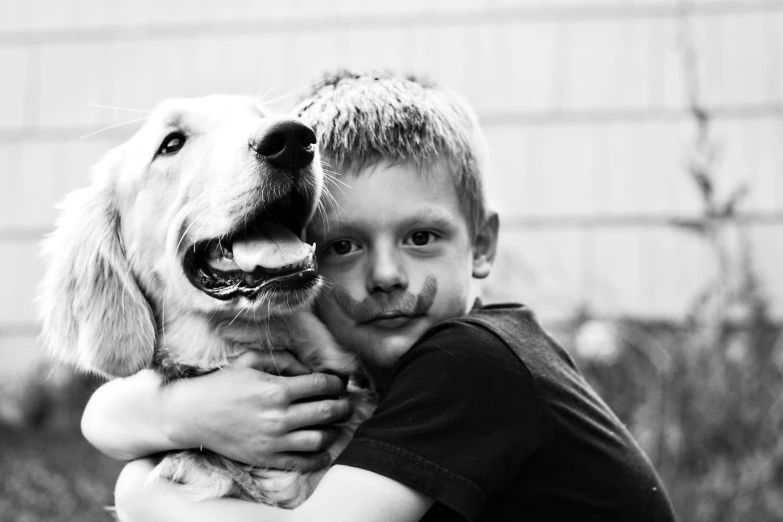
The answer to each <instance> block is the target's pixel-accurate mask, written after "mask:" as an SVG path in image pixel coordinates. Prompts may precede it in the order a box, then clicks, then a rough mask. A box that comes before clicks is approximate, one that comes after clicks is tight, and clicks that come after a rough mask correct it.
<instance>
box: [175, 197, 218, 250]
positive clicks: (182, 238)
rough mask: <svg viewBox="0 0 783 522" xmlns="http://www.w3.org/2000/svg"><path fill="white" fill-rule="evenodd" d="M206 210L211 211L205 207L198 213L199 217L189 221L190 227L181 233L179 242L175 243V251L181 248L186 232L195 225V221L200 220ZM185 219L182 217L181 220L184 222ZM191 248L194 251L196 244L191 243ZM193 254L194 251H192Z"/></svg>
mask: <svg viewBox="0 0 783 522" xmlns="http://www.w3.org/2000/svg"><path fill="white" fill-rule="evenodd" d="M208 210H211V209H210V208H209V207H207V208H205V209H204V210H202V211H201V212H200V213H199V215H198V216H196V218H195V219H194V220H193V221H191V223H190V225H188V227H187V228H186V229H185V231H184V232H182V235H181V236H180V237H179V241H178V242H177V248H176V251H179V247H180V246H182V241H184V240H185V236H186V235H187V233H188V231H189V230H190V227H192V226H193V225H194V224H195V223H196V221H198V220H199V218H201V216H203V215H204V214H205V213H206V212H207V211H208ZM185 217H187V216H184V217H183V220H184V218H185ZM193 248H194V249H195V248H196V244H195V243H193ZM194 252H195V250H194Z"/></svg>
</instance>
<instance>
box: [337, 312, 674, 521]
mask: <svg viewBox="0 0 783 522" xmlns="http://www.w3.org/2000/svg"><path fill="white" fill-rule="evenodd" d="M380 392H381V400H380V403H379V405H378V409H377V410H376V412H375V414H374V415H373V416H372V418H370V419H369V420H368V421H367V422H365V423H364V424H363V425H362V426H360V427H359V429H358V430H357V432H356V435H355V437H354V440H353V441H352V442H351V443H350V444H349V445H348V447H347V448H346V450H345V451H344V452H343V454H342V455H340V457H339V458H338V459H337V462H336V464H343V465H347V466H353V467H358V468H362V469H366V470H370V471H373V472H375V473H379V474H381V475H384V476H386V477H389V478H391V479H394V480H396V481H398V482H401V483H403V484H406V485H408V486H410V487H412V488H414V489H416V490H418V491H420V492H422V493H425V494H426V495H429V496H430V497H432V498H434V499H435V500H436V503H435V504H434V506H433V507H432V509H430V511H429V512H428V513H427V514H426V516H425V517H424V519H423V520H425V521H430V522H431V521H445V520H454V521H457V520H480V521H493V522H496V521H512V520H513V521H545V520H546V521H569V520H579V521H592V520H601V521H623V522H628V521H634V522H645V521H672V520H674V514H673V511H672V508H671V505H670V503H669V500H668V498H667V496H666V492H665V490H664V488H663V486H662V484H661V482H660V479H659V478H658V476H657V475H656V473H655V471H654V470H653V468H652V466H651V465H650V463H649V461H648V460H647V458H646V457H645V456H644V454H643V453H642V451H641V450H640V449H639V447H638V446H637V444H636V443H635V441H634V440H633V438H632V437H631V435H630V433H629V432H628V431H627V430H626V428H625V427H624V426H623V425H622V423H621V422H620V421H619V420H618V419H617V417H616V416H615V415H614V414H613V413H612V412H611V411H610V409H609V408H608V407H607V406H606V404H605V403H604V402H603V401H602V400H601V399H600V398H599V397H598V396H597V395H596V393H595V392H594V391H593V389H592V388H591V387H590V386H589V385H588V384H587V383H586V382H585V380H584V378H583V377H582V375H581V374H580V373H579V371H578V370H577V369H576V366H575V365H574V363H573V361H572V360H571V358H570V357H569V356H568V354H567V353H566V352H565V351H564V350H563V349H562V348H561V347H560V346H559V345H558V344H557V343H556V342H555V341H554V340H552V339H551V338H550V337H549V336H547V335H546V334H545V333H544V331H543V330H542V329H541V327H540V326H539V325H538V323H537V322H536V320H535V317H534V315H533V314H532V312H530V311H529V310H528V309H527V308H525V307H523V306H521V305H493V306H486V307H483V308H480V309H477V310H474V311H472V312H471V313H470V314H468V315H466V316H463V317H460V318H457V319H453V320H449V321H446V322H444V323H442V324H440V325H438V326H436V327H434V328H432V329H431V330H430V331H428V332H427V333H426V334H425V335H424V336H423V337H422V338H421V339H420V340H419V342H417V343H416V345H414V346H413V347H412V348H411V349H410V350H409V351H408V353H406V354H405V355H404V356H403V357H402V358H400V360H399V361H398V363H397V364H396V365H395V367H394V369H393V371H392V377H391V380H390V384H389V387H388V389H386V390H381V391H380Z"/></svg>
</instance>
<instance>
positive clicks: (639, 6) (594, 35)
mask: <svg viewBox="0 0 783 522" xmlns="http://www.w3.org/2000/svg"><path fill="white" fill-rule="evenodd" d="M682 5H685V7H686V11H687V13H688V14H687V17H686V18H685V20H687V21H688V22H689V23H690V24H692V25H691V28H692V30H691V31H689V32H687V34H690V35H692V38H693V42H694V48H695V55H696V57H697V69H696V70H697V77H698V79H699V83H700V89H701V90H700V96H701V98H702V99H703V101H704V102H705V103H706V105H707V107H708V108H709V111H710V114H711V115H713V117H714V125H713V127H712V131H713V132H712V137H713V139H714V141H715V143H716V145H717V147H718V152H719V156H718V158H719V161H718V163H717V167H716V176H717V190H718V192H719V193H720V194H728V193H729V192H730V191H731V190H733V189H734V188H735V187H736V186H737V185H738V184H739V183H745V182H746V183H747V184H748V186H749V189H750V190H749V193H748V196H747V198H746V199H745V200H744V201H743V204H742V205H741V211H742V213H743V215H744V216H746V219H745V220H744V223H745V226H744V227H743V230H745V231H746V232H747V234H748V235H749V245H750V250H751V252H752V255H753V262H754V264H755V267H756V268H757V270H758V271H759V273H760V274H761V276H762V278H763V281H764V283H765V291H766V292H767V294H768V295H769V296H770V298H771V300H772V303H773V311H774V313H775V314H777V316H778V317H780V316H781V315H783V314H781V312H783V274H781V271H780V269H779V267H780V266H783V246H781V238H783V176H782V171H783V169H782V168H781V167H783V157H782V155H783V152H781V151H782V150H783V147H780V141H781V137H782V136H783V118H782V116H783V99H782V98H783V88H782V81H783V80H782V78H781V69H782V68H783V31H781V29H783V2H780V1H753V0H747V1H731V0H725V1H707V0H701V1H693V2H689V3H687V4H680V3H679V2H673V1H665V0H660V1H652V0H650V1H630V0H625V1H619V0H618V1H587V0H582V1H576V0H573V1H565V0H559V1H552V0H548V1H546V2H545V1H543V0H540V1H527V2H512V1H502V0H494V1H490V0H486V1H483V2H467V1H439V2H427V3H426V5H423V3H422V2H420V1H419V0H415V1H414V0H399V1H395V2H384V3H378V2H362V1H359V0H339V1H319V0H300V1H295V2H264V1H251V0H231V1H229V0H221V1H219V2H208V1H204V2H195V1H187V2H186V1H184V0H180V1H171V2H158V1H154V2H153V1H151V0H139V1H136V2H104V1H100V0H78V1H72V2H61V1H56V0H35V1H30V0H24V1H22V0H5V1H4V2H3V3H2V4H0V70H2V71H3V76H4V80H3V82H2V84H1V85H0V94H1V96H0V115H1V116H0V273H2V274H4V284H3V285H2V289H1V290H0V359H3V358H4V354H5V358H7V357H8V356H11V357H12V358H13V357H15V356H14V354H17V353H20V352H25V353H28V352H30V351H35V350H37V344H36V342H35V336H36V334H37V331H38V327H37V324H36V320H35V313H34V306H33V295H34V289H35V285H36V284H37V281H38V280H39V279H40V277H41V272H42V266H41V263H40V261H39V259H38V255H37V252H38V242H39V240H40V238H41V237H42V235H43V234H45V233H46V232H47V231H49V230H50V229H51V228H52V225H53V221H54V218H55V216H56V210H55V207H54V205H55V203H56V202H57V201H59V200H60V199H61V198H62V197H63V195H64V194H65V193H67V192H68V191H69V190H71V189H74V188H76V187H79V186H81V185H83V184H85V183H86V181H87V179H88V170H89V169H88V168H89V166H90V165H91V164H93V163H95V162H96V161H97V160H98V158H99V157H100V156H101V154H102V153H103V152H105V151H106V150H108V149H109V148H110V147H112V146H114V145H116V144H118V143H120V142H121V141H123V140H124V139H126V138H127V137H128V136H129V135H130V134H131V133H132V132H133V131H134V130H135V129H136V128H137V127H138V125H139V124H138V122H132V123H127V124H126V122H128V121H129V120H135V119H137V118H139V117H142V116H143V114H144V113H143V112H140V111H141V110H144V109H148V108H150V107H152V106H154V105H155V103H156V102H158V101H159V100H160V99H162V98H164V97H170V96H195V95H201V94H207V93H212V92H218V91H223V92H239V93H245V94H251V95H256V94H257V95H260V96H262V97H263V98H265V99H267V100H268V102H269V103H270V104H271V105H272V106H274V107H276V108H279V109H285V108H287V107H289V106H290V105H291V104H292V103H293V101H294V100H295V99H296V96H297V93H298V91H301V90H302V89H304V88H306V86H307V85H309V84H310V83H311V82H313V81H314V80H316V79H317V78H318V76H319V74H320V72H321V71H322V70H324V69H334V68H336V67H341V66H348V67H355V68H369V67H376V68H391V69H395V70H399V71H406V72H418V73H424V74H426V75H427V76H429V77H431V78H433V79H436V80H437V81H439V82H440V83H442V84H443V85H446V86H448V87H450V88H452V89H453V90H456V91H458V92H460V93H462V94H463V95H465V96H466V97H467V98H468V100H469V101H470V102H471V103H473V104H474V105H475V106H476V108H477V110H478V112H479V115H480V117H481V120H482V122H483V125H484V128H485V130H486V133H487V137H488V141H489V145H490V148H491V154H492V156H491V157H492V163H491V168H490V172H489V180H488V186H489V192H490V196H491V197H492V199H493V201H494V203H495V205H496V206H497V208H498V209H499V210H500V211H501V216H502V218H503V235H502V251H501V257H500V261H499V266H498V267H497V270H496V274H494V276H493V279H491V280H490V281H489V288H488V290H487V293H488V295H490V296H491V297H492V298H493V299H501V298H513V299H515V300H521V301H524V302H526V303H528V304H531V305H533V306H534V308H536V309H537V310H538V311H539V313H540V314H541V315H542V316H544V318H562V317H566V316H568V315H569V314H571V313H573V312H574V310H576V309H578V308H579V307H581V306H584V305H588V306H590V307H591V308H592V309H593V310H594V311H595V312H597V313H599V314H606V315H616V314H635V315H641V316H650V317H679V316H681V315H682V314H683V313H684V312H685V311H686V310H687V309H688V306H689V304H690V303H691V302H692V300H693V298H694V297H695V295H696V294H697V293H698V292H699V290H700V289H702V288H704V286H705V285H707V284H708V281H709V279H710V278H711V277H712V276H713V275H714V270H715V267H714V261H713V257H712V255H711V254H710V251H709V248H707V246H706V245H705V244H703V242H701V241H700V240H699V239H698V238H696V237H695V236H694V235H693V234H692V233H689V232H687V231H686V230H684V229H682V228H676V227H672V226H671V222H672V219H691V218H694V217H697V216H698V215H699V213H700V209H701V206H700V200H699V196H698V193H697V192H696V190H695V186H694V184H693V183H692V181H691V180H690V179H689V177H688V175H687V173H686V158H687V151H688V149H689V146H690V144H691V143H692V140H693V136H694V125H693V121H692V119H691V118H690V116H689V113H688V111H687V110H686V109H687V97H686V86H687V85H688V82H687V81H685V79H686V77H684V75H683V70H684V69H683V65H682V61H681V52H680V51H681V49H682V46H681V45H680V44H679V43H678V42H679V40H678V38H679V35H681V34H682V33H681V31H680V29H681V28H682V25H681V24H682V20H683V16H682V11H681V9H682ZM743 248H744V247H743Z"/></svg>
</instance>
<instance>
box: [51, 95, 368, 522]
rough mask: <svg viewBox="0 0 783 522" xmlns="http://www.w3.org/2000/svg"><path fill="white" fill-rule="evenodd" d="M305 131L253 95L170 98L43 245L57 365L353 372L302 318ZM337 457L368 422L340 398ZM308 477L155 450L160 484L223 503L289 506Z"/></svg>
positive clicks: (116, 369)
mask: <svg viewBox="0 0 783 522" xmlns="http://www.w3.org/2000/svg"><path fill="white" fill-rule="evenodd" d="M315 141H316V138H315V134H314V133H313V131H312V129H310V128H309V127H308V126H306V125H304V124H303V123H302V122H301V121H299V120H297V119H294V118H289V117H283V116H271V115H270V114H269V113H267V112H266V111H265V110H264V109H263V108H262V107H261V105H260V104H259V103H258V102H256V101H255V100H253V99H250V98H245V97H240V96H228V95H216V96H209V97H205V98H194V99H181V100H170V101H167V102H164V103H163V104H161V105H160V106H159V107H158V108H156V109H155V110H154V111H153V112H152V113H151V115H150V116H149V118H148V119H147V121H146V123H145V124H144V125H143V126H142V128H141V129H140V130H139V131H138V132H137V133H136V134H135V135H134V136H133V137H131V138H130V139H129V140H128V141H127V142H126V143H124V144H123V145H120V146H119V147H117V148H115V149H113V150H111V151H110V152H109V153H108V154H107V155H106V156H105V157H104V158H103V159H102V160H101V161H100V162H99V163H98V164H97V165H96V166H95V167H94V168H93V172H92V179H91V182H90V184H89V185H88V186H87V187H85V188H82V189H79V190H76V191H75V192H73V193H71V194H69V195H68V196H67V197H66V199H65V201H64V202H63V204H62V212H61V215H60V216H59V218H58V220H57V223H56V226H55V230H54V232H53V233H52V234H51V235H50V236H48V237H47V238H46V239H45V242H44V247H43V252H44V257H45V259H46V261H47V263H48V267H47V271H46V274H45V277H44V279H43V281H42V283H41V286H40V295H39V304H40V315H41V320H42V338H43V341H44V344H45V346H46V347H47V348H48V350H49V352H50V353H51V354H52V355H53V356H54V357H55V358H57V359H59V360H60V361H64V362H67V363H70V364H73V365H75V366H76V367H78V368H80V369H81V370H84V371H88V372H93V373H96V374H98V375H101V376H103V377H107V378H111V377H122V376H128V375H132V374H134V373H136V372H138V371H139V370H141V369H144V368H148V367H152V368H154V369H155V370H156V371H158V372H160V373H161V374H162V375H163V376H164V380H165V381H166V382H168V381H171V380H174V379H181V378H186V377H190V376H196V375H201V374H204V373H207V372H210V371H213V370H215V369H218V368H221V367H224V366H226V365H227V364H229V363H230V362H231V361H232V359H234V358H236V357H237V356H239V355H241V354H242V353H245V352H247V351H249V350H271V351H276V350H289V351H291V352H292V353H293V354H294V355H295V356H296V357H297V358H298V359H299V360H300V361H302V362H303V363H304V364H306V365H307V366H309V367H310V368H311V369H312V370H313V371H328V372H332V373H337V374H339V375H343V376H350V375H353V374H355V373H356V371H357V369H358V364H357V361H356V359H355V357H354V356H353V355H352V354H349V353H347V352H346V351H344V350H343V349H341V348H340V347H339V346H338V345H337V344H336V343H335V342H334V340H333V339H332V337H331V336H330V335H329V333H328V331H327V330H326V329H325V327H324V326H323V325H322V324H321V323H320V322H319V321H318V320H317V319H316V318H315V317H314V316H312V315H311V314H310V312H308V306H309V305H310V303H311V302H312V301H313V299H314V298H315V297H316V295H317V293H318V291H319V289H320V288H321V287H322V285H323V280H322V278H321V277H320V276H319V275H318V273H317V266H316V260H315V257H314V250H315V246H314V245H309V244H307V243H305V242H304V241H303V240H302V238H303V232H302V231H303V229H304V227H305V225H306V223H307V222H308V221H309V220H310V219H311V218H312V217H313V215H314V213H315V212H316V210H317V205H318V202H319V197H320V195H321V191H322V188H323V172H322V169H321V164H320V160H319V155H318V150H317V148H316V143H315ZM350 396H351V397H352V399H353V400H354V404H355V406H354V414H353V417H352V418H351V419H350V420H349V421H348V422H346V423H345V425H343V426H342V432H343V433H342V436H341V437H340V438H339V439H338V440H337V442H335V443H334V444H333V445H332V446H331V447H330V448H328V452H329V453H330V454H331V455H332V457H333V458H334V457H336V456H337V454H339V452H340V451H341V450H342V449H343V448H344V446H345V445H346V444H347V442H348V440H350V436H351V434H352V432H353V430H354V429H355V427H356V426H357V425H358V424H359V423H360V422H361V421H362V420H363V419H365V418H366V417H367V416H369V413H370V411H371V408H372V406H371V399H370V395H369V394H368V392H365V391H364V390H360V389H358V388H353V387H352V388H351V392H350ZM324 472H325V470H321V471H319V472H315V473H301V472H296V471H285V470H273V469H268V468H258V467H253V466H249V465H245V464H242V463H238V462H234V461H231V460H229V459H227V458H224V457H222V456H220V455H216V454H214V453H210V452H208V451H195V450H193V451H190V450H188V451H180V452H174V453H170V454H168V455H166V456H165V457H163V459H162V460H161V462H160V464H159V465H158V466H157V468H156V472H155V474H157V475H158V476H160V477H163V478H167V479H170V480H172V481H174V482H176V483H179V484H181V485H182V487H183V489H184V490H185V492H186V493H187V494H188V495H190V497H191V498H193V499H195V500H200V499H206V498H214V497H223V496H230V497H236V498H242V499H246V500H252V501H255V502H261V503H265V504H269V505H273V506H277V507H283V508H293V507H295V506H297V505H299V504H301V502H303V501H304V500H305V499H306V498H307V496H308V495H309V494H310V493H311V492H312V490H313V488H314V487H315V484H316V483H317V482H318V480H319V479H320V477H321V476H322V475H323V473H324Z"/></svg>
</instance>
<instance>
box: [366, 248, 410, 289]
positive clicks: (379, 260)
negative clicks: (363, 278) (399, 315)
mask: <svg viewBox="0 0 783 522" xmlns="http://www.w3.org/2000/svg"><path fill="white" fill-rule="evenodd" d="M369 272H370V273H369V274H368V278H367V286H368V288H367V290H368V291H370V292H373V291H379V290H380V291H383V292H389V291H392V290H405V289H406V288H408V277H407V275H406V273H405V268H404V267H403V265H402V260H401V259H400V258H399V256H398V255H395V254H394V253H392V252H375V253H374V254H373V256H372V262H371V265H370V271H369Z"/></svg>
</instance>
